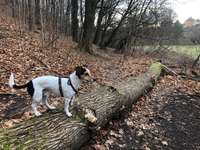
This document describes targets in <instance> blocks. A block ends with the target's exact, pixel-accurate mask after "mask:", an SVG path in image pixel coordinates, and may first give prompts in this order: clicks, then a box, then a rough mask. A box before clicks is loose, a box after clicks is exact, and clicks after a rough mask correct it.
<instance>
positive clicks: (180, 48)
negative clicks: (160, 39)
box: [143, 45, 200, 59]
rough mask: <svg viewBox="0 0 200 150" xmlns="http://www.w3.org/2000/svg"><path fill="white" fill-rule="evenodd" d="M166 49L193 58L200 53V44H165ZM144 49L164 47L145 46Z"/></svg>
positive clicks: (153, 49)
mask: <svg viewBox="0 0 200 150" xmlns="http://www.w3.org/2000/svg"><path fill="white" fill-rule="evenodd" d="M163 48H164V49H168V50H171V51H174V52H177V53H178V54H183V55H187V56H189V57H192V58H193V59H195V58H197V56H198V55H199V54H200V45H174V46H163ZM143 49H144V51H146V52H149V51H155V50H159V49H162V48H160V47H159V46H144V47H143Z"/></svg>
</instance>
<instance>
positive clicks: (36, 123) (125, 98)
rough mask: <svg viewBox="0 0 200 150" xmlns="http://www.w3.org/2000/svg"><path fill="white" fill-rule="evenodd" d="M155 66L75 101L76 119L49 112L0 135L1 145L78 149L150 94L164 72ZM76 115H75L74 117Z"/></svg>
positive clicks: (161, 67)
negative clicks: (120, 113)
mask: <svg viewBox="0 0 200 150" xmlns="http://www.w3.org/2000/svg"><path fill="white" fill-rule="evenodd" d="M163 68H164V67H163V65H162V64H161V63H154V64H152V65H151V66H150V68H149V70H148V71H147V72H146V73H145V74H143V75H141V76H139V77H130V78H128V79H127V80H126V81H124V82H119V83H116V84H114V85H113V87H106V86H100V87H99V88H98V89H96V90H95V91H93V92H91V93H89V94H86V95H82V96H80V97H78V99H77V100H76V103H75V106H74V110H75V112H74V113H73V115H74V117H72V118H67V117H66V116H65V114H64V112H56V113H46V114H43V115H42V116H41V117H35V118H32V119H31V120H27V121H25V122H23V123H20V124H19V125H17V126H15V127H13V128H10V129H7V130H4V131H2V132H0V143H1V144H0V146H1V147H3V148H7V149H17V148H19V149H20V148H22V149H23V148H24V149H54V150H55V149H79V148H80V147H81V145H82V144H83V143H85V142H87V141H88V140H89V138H90V136H91V133H92V132H90V131H91V129H93V130H92V131H93V132H94V131H95V129H97V128H99V127H102V126H104V125H105V124H106V123H107V122H108V121H109V119H111V118H112V117H113V116H114V115H115V114H117V113H119V111H121V110H122V109H124V108H127V107H130V106H131V105H132V104H133V102H135V101H136V100H137V99H138V98H139V97H140V96H142V95H144V94H145V93H146V92H147V91H149V90H150V89H151V88H152V87H153V85H154V84H155V81H157V79H158V78H159V76H160V74H161V71H162V70H163ZM75 114H76V115H75Z"/></svg>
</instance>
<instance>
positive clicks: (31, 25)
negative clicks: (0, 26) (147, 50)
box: [1, 0, 183, 52]
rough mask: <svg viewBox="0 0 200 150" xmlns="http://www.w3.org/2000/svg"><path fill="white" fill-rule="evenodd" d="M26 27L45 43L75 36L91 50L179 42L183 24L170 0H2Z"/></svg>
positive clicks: (74, 39) (83, 46)
mask: <svg viewBox="0 0 200 150" xmlns="http://www.w3.org/2000/svg"><path fill="white" fill-rule="evenodd" d="M1 1H4V3H5V4H6V5H7V6H8V7H9V10H10V12H11V13H10V14H11V15H12V17H14V18H16V20H18V21H19V24H20V25H21V27H22V28H23V29H28V30H31V31H38V32H39V33H41V35H42V36H41V37H42V42H43V43H44V42H46V41H49V39H50V40H51V41H52V43H53V42H54V41H56V40H57V39H58V38H59V36H60V35H63V36H68V37H72V39H73V41H75V42H77V43H78V45H79V47H80V48H81V49H83V50H86V51H88V52H92V51H91V46H92V44H93V43H94V44H96V45H98V46H99V47H101V48H104V47H113V48H116V49H118V50H120V51H121V52H128V51H129V52H130V51H133V50H134V46H138V45H150V44H156V45H162V44H176V43H177V42H178V41H179V38H180V37H181V36H182V33H183V28H182V25H181V24H180V23H179V22H178V21H176V22H174V19H175V14H174V12H173V10H172V9H171V8H170V5H169V1H168V0H1Z"/></svg>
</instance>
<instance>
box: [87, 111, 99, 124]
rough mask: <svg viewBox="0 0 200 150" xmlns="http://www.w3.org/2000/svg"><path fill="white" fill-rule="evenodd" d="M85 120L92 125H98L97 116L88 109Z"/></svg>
mask: <svg viewBox="0 0 200 150" xmlns="http://www.w3.org/2000/svg"><path fill="white" fill-rule="evenodd" d="M85 119H87V120H88V121H89V122H91V123H93V124H94V123H96V122H97V117H96V116H95V114H94V113H93V112H92V111H91V110H89V109H86V110H85Z"/></svg>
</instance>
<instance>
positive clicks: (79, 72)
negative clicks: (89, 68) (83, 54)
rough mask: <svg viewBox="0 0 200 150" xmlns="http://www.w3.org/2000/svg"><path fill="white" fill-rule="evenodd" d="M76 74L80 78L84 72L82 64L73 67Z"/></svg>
mask: <svg viewBox="0 0 200 150" xmlns="http://www.w3.org/2000/svg"><path fill="white" fill-rule="evenodd" d="M75 71H76V75H77V76H78V77H79V78H81V76H82V75H83V74H84V73H85V71H86V69H85V68H84V67H82V66H78V67H76V68H75Z"/></svg>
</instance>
